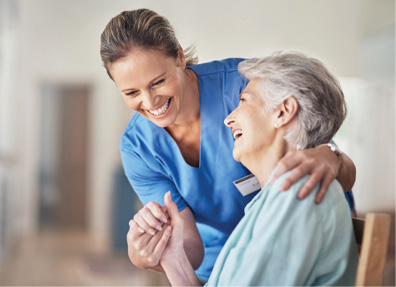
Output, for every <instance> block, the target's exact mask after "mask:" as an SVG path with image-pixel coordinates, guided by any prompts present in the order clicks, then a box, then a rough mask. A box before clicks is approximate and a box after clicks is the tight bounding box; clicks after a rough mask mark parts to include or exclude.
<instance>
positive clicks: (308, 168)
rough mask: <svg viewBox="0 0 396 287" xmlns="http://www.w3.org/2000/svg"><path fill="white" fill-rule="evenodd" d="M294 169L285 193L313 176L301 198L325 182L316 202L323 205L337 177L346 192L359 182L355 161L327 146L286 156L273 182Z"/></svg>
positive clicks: (282, 186)
mask: <svg viewBox="0 0 396 287" xmlns="http://www.w3.org/2000/svg"><path fill="white" fill-rule="evenodd" d="M289 170H292V172H291V173H290V174H289V176H288V177H287V178H286V179H285V180H284V181H283V183H282V184H281V190H287V189H289V188H290V186H291V185H293V184H294V183H295V182H297V181H298V180H299V179H300V178H302V177H304V176H305V175H307V174H310V177H309V179H308V180H307V182H306V183H305V184H304V186H303V187H302V188H301V190H300V191H299V193H298V198H300V199H303V198H305V197H306V196H307V195H308V194H309V193H310V192H311V191H312V190H313V188H314V187H315V186H316V185H317V184H318V183H319V182H321V186H320V189H319V192H318V194H317V196H316V202H317V203H320V202H321V201H322V200H323V198H324V196H325V194H326V192H327V189H328V188H329V186H330V183H331V182H332V181H333V180H334V179H335V178H337V179H338V181H339V182H340V184H341V186H342V187H343V189H344V191H348V190H350V189H351V188H352V186H353V184H354V182H355V176H356V169H355V165H354V163H353V162H352V160H351V159H350V158H349V157H348V156H346V155H345V154H342V155H341V156H340V157H339V156H337V155H336V154H335V153H334V152H332V151H331V150H330V148H329V147H328V146H327V145H326V144H323V145H320V146H318V147H316V148H312V149H306V150H295V151H291V152H289V153H287V154H286V156H284V157H283V158H282V159H281V160H280V161H279V163H278V169H277V171H276V173H275V174H274V176H273V177H272V179H271V183H273V182H274V181H275V180H276V179H277V178H278V177H279V176H280V175H282V174H283V173H285V172H286V171H289Z"/></svg>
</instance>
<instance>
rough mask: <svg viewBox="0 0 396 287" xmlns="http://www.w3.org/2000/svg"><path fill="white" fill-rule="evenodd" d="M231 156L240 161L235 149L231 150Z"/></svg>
mask: <svg viewBox="0 0 396 287" xmlns="http://www.w3.org/2000/svg"><path fill="white" fill-rule="evenodd" d="M232 156H233V157H234V159H235V160H236V161H237V162H241V157H240V155H239V154H238V153H237V152H236V151H235V150H234V151H233V152H232Z"/></svg>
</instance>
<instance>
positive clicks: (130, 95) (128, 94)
mask: <svg viewBox="0 0 396 287" xmlns="http://www.w3.org/2000/svg"><path fill="white" fill-rule="evenodd" d="M125 95H127V96H129V97H136V96H137V95H138V91H130V92H129V93H126V94H125Z"/></svg>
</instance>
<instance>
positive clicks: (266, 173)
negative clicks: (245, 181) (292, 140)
mask: <svg viewBox="0 0 396 287" xmlns="http://www.w3.org/2000/svg"><path fill="white" fill-rule="evenodd" d="M289 150H290V149H289V147H288V145H287V143H286V141H285V140H284V139H283V136H282V137H279V138H277V139H275V140H274V141H273V143H272V145H271V146H270V147H268V148H266V150H265V151H262V152H261V153H260V154H258V155H255V156H254V158H251V159H248V160H247V162H246V164H245V163H243V164H244V165H245V166H246V167H247V168H248V169H249V170H250V171H251V172H252V173H253V174H254V175H255V176H256V178H257V180H258V181H259V183H260V186H261V188H263V187H264V185H265V184H266V183H267V181H268V179H269V177H270V175H271V173H272V171H273V170H274V169H275V167H276V165H277V164H278V162H279V160H280V159H281V158H282V157H284V156H285V154H286V153H287V152H288V151H289Z"/></svg>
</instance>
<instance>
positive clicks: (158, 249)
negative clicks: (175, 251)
mask: <svg viewBox="0 0 396 287" xmlns="http://www.w3.org/2000/svg"><path fill="white" fill-rule="evenodd" d="M171 234H172V226H170V225H168V226H167V227H166V228H165V229H164V232H163V233H162V236H161V238H160V239H159V241H158V243H157V244H156V245H155V248H154V251H153V254H155V255H156V257H158V258H161V255H162V253H163V252H164V250H165V248H166V246H167V244H168V241H169V238H170V237H171Z"/></svg>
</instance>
